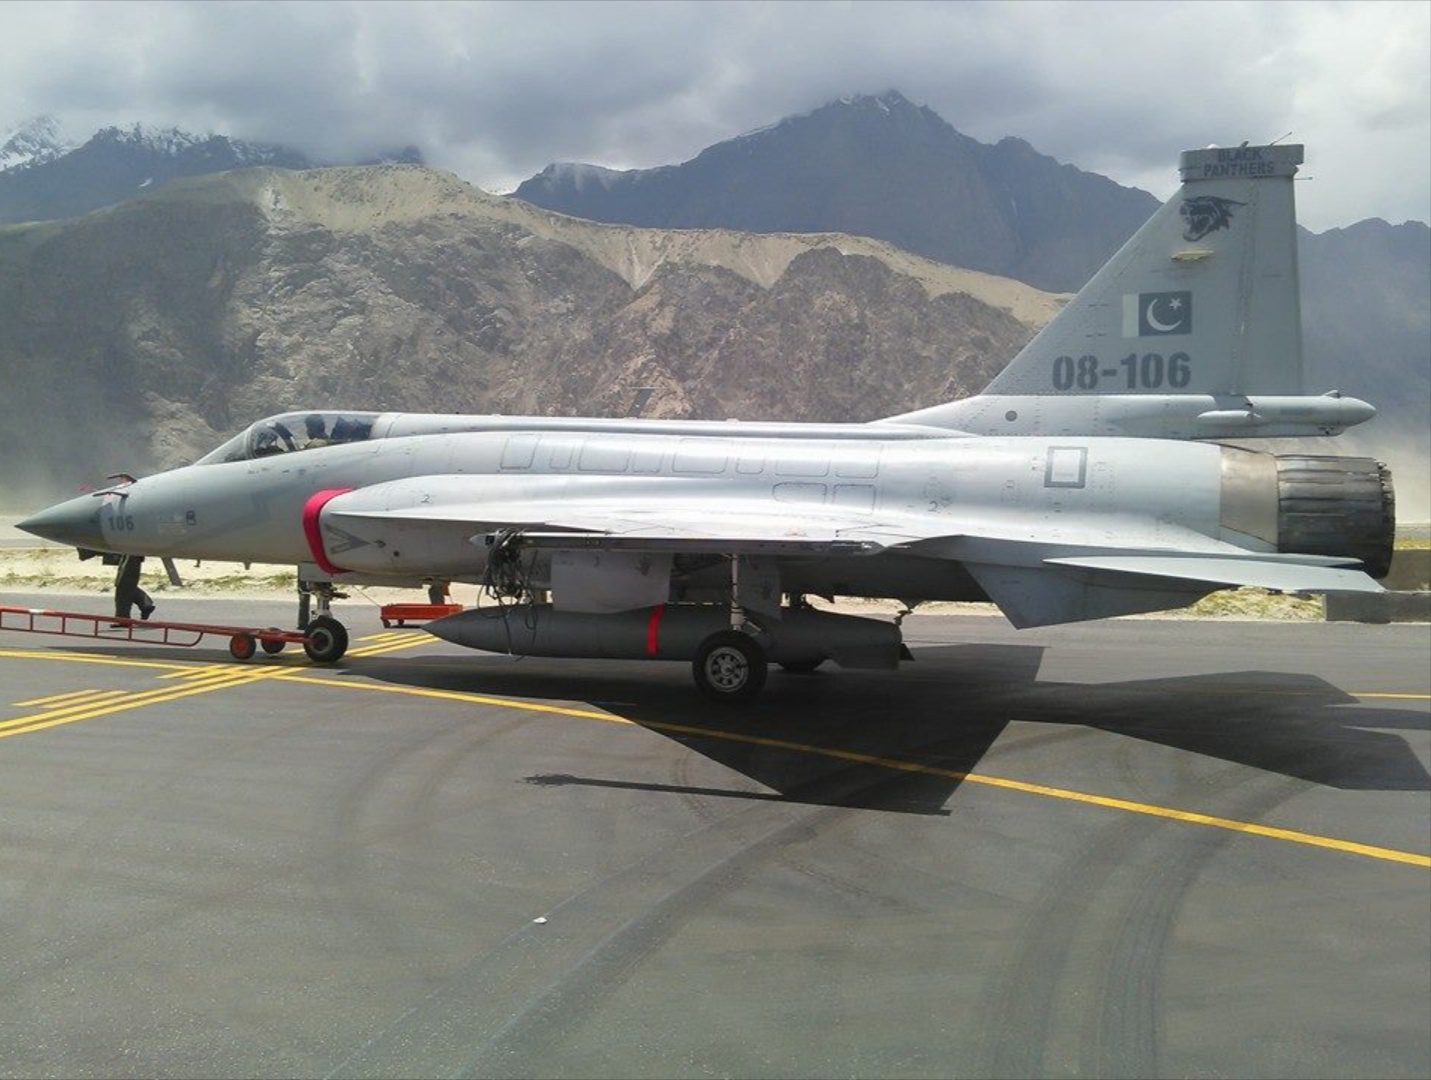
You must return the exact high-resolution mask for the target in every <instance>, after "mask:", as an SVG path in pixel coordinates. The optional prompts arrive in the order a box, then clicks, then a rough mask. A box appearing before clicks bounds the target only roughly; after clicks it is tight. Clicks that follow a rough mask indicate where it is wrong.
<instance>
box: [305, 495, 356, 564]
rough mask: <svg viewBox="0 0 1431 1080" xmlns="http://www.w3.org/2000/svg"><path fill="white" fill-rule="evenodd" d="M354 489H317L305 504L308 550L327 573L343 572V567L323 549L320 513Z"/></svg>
mask: <svg viewBox="0 0 1431 1080" xmlns="http://www.w3.org/2000/svg"><path fill="white" fill-rule="evenodd" d="M352 490H353V489H352V488H328V489H327V490H325V491H315V492H314V493H313V494H312V495H310V496H308V501H307V502H306V503H304V504H303V537H304V539H306V540H307V541H308V550H309V551H310V552H312V553H313V562H314V563H315V564H317V566H318V569H319V570H322V571H323V573H325V574H341V573H343V568H342V567H341V566H339V565H338V564H337V563H335V562H332V561H330V560H329V558H328V553H327V552H325V551H324V550H323V534H322V532H321V531H320V530H319V528H318V514H319V512H320V511H321V510H322V509H323V507H325V506H327V505H328V503H329V502H330V501H331V500H333V499H336V498H337V497H338V496H339V495H343V494H346V493H347V492H349V491H352Z"/></svg>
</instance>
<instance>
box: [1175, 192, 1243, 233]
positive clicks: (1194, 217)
mask: <svg viewBox="0 0 1431 1080" xmlns="http://www.w3.org/2000/svg"><path fill="white" fill-rule="evenodd" d="M1246 205H1247V204H1246V203H1240V202H1238V201H1237V200H1236V199H1224V198H1222V197H1221V196H1219V195H1194V196H1192V197H1191V198H1188V199H1184V200H1183V205H1182V207H1181V209H1180V210H1179V213H1181V214H1182V218H1183V239H1184V240H1201V239H1202V238H1203V237H1204V236H1206V235H1207V234H1208V233H1211V232H1217V230H1218V229H1226V228H1228V227H1229V226H1230V225H1231V224H1232V208H1233V207H1234V206H1246Z"/></svg>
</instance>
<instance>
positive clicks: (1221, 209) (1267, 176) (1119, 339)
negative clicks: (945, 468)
mask: <svg viewBox="0 0 1431 1080" xmlns="http://www.w3.org/2000/svg"><path fill="white" fill-rule="evenodd" d="M1301 162H1302V147H1301V146H1246V145H1243V146H1240V147H1236V148H1232V149H1208V150H1189V151H1187V152H1185V153H1184V154H1183V155H1182V161H1181V173H1182V186H1181V187H1180V188H1179V189H1178V191H1177V193H1176V194H1175V195H1174V196H1173V197H1172V199H1170V200H1169V201H1168V202H1167V203H1166V204H1164V206H1163V207H1162V208H1161V209H1159V210H1158V211H1157V213H1155V214H1154V215H1153V216H1152V217H1151V218H1149V219H1148V221H1147V223H1146V224H1145V225H1144V226H1143V227H1142V228H1141V229H1139V230H1138V231H1137V233H1135V234H1134V235H1133V237H1132V239H1130V240H1129V241H1128V242H1127V243H1126V244H1124V245H1123V247H1122V248H1120V249H1119V250H1118V252H1117V253H1116V254H1115V255H1114V256H1113V257H1112V258H1111V259H1110V260H1109V261H1108V262H1107V264H1105V265H1104V267H1103V268H1102V269H1101V270H1099V271H1098V273H1097V274H1095V275H1094V276H1093V279H1092V280H1091V281H1089V282H1088V284H1087V285H1085V286H1084V287H1083V289H1082V290H1081V291H1080V292H1079V293H1078V295H1077V296H1075V297H1074V298H1073V299H1072V300H1071V301H1070V302H1069V304H1068V306H1067V307H1065V308H1064V309H1063V310H1062V311H1061V312H1059V314H1058V315H1057V316H1056V317H1055V318H1054V320H1053V321H1052V322H1051V323H1049V324H1048V326H1046V327H1045V328H1044V329H1043V331H1042V332H1040V333H1039V335H1038V336H1037V337H1035V338H1034V339H1033V341H1031V342H1030V343H1029V344H1028V345H1027V346H1026V347H1025V348H1024V349H1023V350H1022V351H1021V352H1020V353H1019V354H1018V355H1017V356H1016V357H1014V359H1013V361H1012V362H1011V363H1010V364H1009V365H1008V367H1006V368H1005V369H1004V370H1003V371H1002V372H1000V374H999V375H998V376H997V377H996V378H995V379H994V381H993V382H991V383H990V384H989V386H988V388H987V389H986V390H985V391H984V392H983V393H982V394H980V395H978V396H976V397H973V398H969V399H968V400H966V401H959V402H951V403H949V404H946V405H939V406H935V407H934V408H932V409H922V410H919V411H917V412H913V413H906V414H904V415H902V416H897V417H890V418H889V419H890V420H891V421H897V422H900V423H910V424H926V425H931V426H938V427H948V428H955V429H958V430H963V431H969V432H973V433H977V434H989V435H994V434H1003V435H1057V434H1069V435H1140V436H1158V437H1163V438H1213V437H1217V438H1226V437H1238V438H1248V437H1251V436H1273V435H1275V436H1289V435H1329V434H1335V433H1336V432H1339V431H1341V430H1343V429H1344V428H1346V427H1348V426H1350V425H1351V424H1355V423H1360V422H1361V421H1363V420H1366V419H1369V418H1370V417H1371V416H1372V415H1374V413H1375V410H1374V409H1372V408H1371V406H1369V405H1367V404H1366V403H1365V402H1361V401H1357V400H1355V399H1353V398H1342V397H1341V396H1340V395H1339V394H1336V393H1332V394H1326V395H1322V396H1319V397H1308V396H1303V395H1304V393H1305V388H1304V387H1303V384H1302V325H1301V302H1300V298H1299V293H1298V279H1297V238H1296V214H1295V208H1294V199H1293V194H1292V178H1293V177H1294V176H1295V175H1296V173H1297V166H1298V165H1299V164H1301Z"/></svg>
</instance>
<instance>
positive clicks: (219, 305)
mask: <svg viewBox="0 0 1431 1080" xmlns="http://www.w3.org/2000/svg"><path fill="white" fill-rule="evenodd" d="M1059 303H1060V301H1059V299H1058V298H1056V297H1052V296H1049V295H1047V294H1044V293H1041V292H1038V291H1037V290H1034V289H1031V288H1029V287H1027V286H1025V285H1022V284H1019V283H1017V282H1011V281H1007V280H1003V279H998V278H993V277H990V276H988V275H983V274H979V273H976V272H973V271H967V270H960V269H956V268H953V267H949V266H945V265H942V264H937V263H932V262H929V261H927V260H924V259H920V258H918V257H916V256H912V255H910V254H908V253H907V252H903V251H899V250H898V249H895V248H893V247H891V246H890V245H888V244H884V243H881V242H878V241H872V240H867V239H860V238H855V237H847V236H840V235H830V234H827V235H821V236H815V235H801V236H794V235H788V234H773V235H762V236H757V235H752V234H744V233H734V232H728V231H721V230H681V231H665V230H651V229H637V228H631V227H627V226H615V225H600V224H595V223H591V222H585V221H580V220H577V219H574V218H568V217H564V216H561V215H558V214H553V213H550V212H547V211H544V210H540V209H537V208H534V207H531V206H528V205H526V204H524V203H522V202H519V201H516V200H511V199H505V198H501V197H497V196H491V195H487V194H484V193H483V192H481V191H479V190H477V189H476V188H473V187H471V186H469V185H467V184H465V183H463V182H461V181H460V180H458V179H457V178H456V177H453V176H451V175H449V174H446V173H441V172H436V171H433V170H428V169H424V168H420V167H405V166H380V167H371V168H339V169H325V170H314V171H307V172H293V171H288V170H283V169H273V168H261V169H246V170H240V171H236V172H229V173H222V174H217V175H211V176H203V177H195V178H186V179H180V180H175V181H173V182H172V183H170V184H168V185H167V186H165V187H164V188H161V189H159V190H157V191H154V192H152V193H150V194H146V195H145V196H143V197H141V198H139V199H135V200H132V201H130V202H127V203H124V204H121V205H119V206H116V207H113V208H110V209H107V210H103V211H99V212H96V213H93V214H90V215H87V216H85V217H83V218H78V219H74V220H70V221H63V222H49V223H37V224H28V225H18V226H9V227H0V386H3V387H4V388H5V393H4V395H3V398H0V501H3V502H5V503H19V504H20V505H21V506H29V505H34V504H35V503H37V502H40V501H43V500H42V499H41V498H40V497H39V496H40V494H41V493H43V494H45V495H53V494H64V493H66V492H71V491H73V490H74V489H75V486H76V485H77V484H78V483H80V482H94V481H97V480H99V479H100V478H102V477H103V475H104V474H105V473H109V472H117V471H120V470H124V471H128V472H131V473H136V474H137V473H141V472H148V471H150V470H152V469H155V468H159V467H164V466H169V465H174V464H178V463H181V462H185V461H190V460H193V459H195V458H197V457H198V456H200V455H201V454H202V453H204V452H206V451H207V450H209V449H212V448H213V447H214V446H216V445H218V443H219V442H220V441H221V440H222V439H223V438H224V437H226V436H227V435H229V434H231V433H232V432H233V431H235V430H237V429H239V428H240V427H242V426H244V425H245V424H247V423H249V422H250V421H252V420H254V419H257V418H259V417H261V416H264V415H268V414H271V413H274V412H278V411H281V410H286V409H291V408H302V407H306V406H308V405H311V404H314V403H324V404H328V405H333V406H335V407H344V406H346V407H351V408H359V407H361V408H376V409H407V410H417V411H433V412H444V411H454V412H519V413H537V414H582V415H613V416H616V415H622V414H624V412H625V410H626V407H627V405H628V404H629V402H630V401H631V399H632V398H633V396H634V394H635V391H636V388H637V387H641V386H653V387H655V388H656V393H655V396H654V398H653V400H652V402H651V404H650V406H649V407H648V409H647V411H646V415H648V416H672V417H700V418H717V419H720V418H729V417H739V418H742V419H750V420H755V419H766V418H789V419H803V420H844V419H872V418H875V417H879V416H885V415H891V414H893V413H897V412H900V411H904V410H908V409H911V408H914V407H916V406H919V405H924V404H930V403H934V402H938V401H943V400H948V399H950V398H954V397H960V396H963V395H965V394H969V393H973V392H976V391H978V390H979V389H981V388H982V387H983V386H984V385H985V384H986V383H987V382H988V381H989V379H990V378H992V376H993V374H994V373H995V372H996V371H997V370H998V368H999V367H1000V366H1001V365H1002V363H1003V362H1004V361H1006V360H1007V359H1008V358H1009V357H1011V356H1013V355H1014V353H1015V352H1017V351H1018V349H1019V348H1020V347H1021V346H1022V345H1023V344H1024V342H1026V341H1027V340H1028V339H1029V337H1031V336H1032V334H1033V333H1034V330H1035V328H1036V327H1037V326H1039V325H1042V324H1043V323H1044V322H1046V321H1047V320H1048V319H1049V318H1051V317H1052V315H1053V313H1054V312H1055V311H1056V310H1057V308H1058V307H1059Z"/></svg>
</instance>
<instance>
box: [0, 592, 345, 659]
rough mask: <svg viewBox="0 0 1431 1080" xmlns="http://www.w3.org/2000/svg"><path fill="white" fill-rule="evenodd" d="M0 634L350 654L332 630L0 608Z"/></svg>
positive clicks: (239, 653) (246, 651) (249, 651)
mask: <svg viewBox="0 0 1431 1080" xmlns="http://www.w3.org/2000/svg"><path fill="white" fill-rule="evenodd" d="M329 621H330V622H331V621H332V620H329ZM317 622H322V620H315V623H317ZM334 625H337V624H336V623H335V624H334ZM312 629H313V627H310V630H312ZM340 629H341V628H340ZM0 630H15V631H18V632H20V633H22V634H52V635H55V636H59V637H81V638H90V639H91V640H94V641H132V642H137V643H142V644H149V645H173V646H178V647H182V648H190V647H192V646H194V645H197V644H198V643H199V642H200V641H202V640H203V639H204V638H205V637H209V636H211V635H219V636H220V637H226V638H228V639H229V655H230V656H232V657H233V658H234V659H235V660H248V659H251V658H252V657H253V655H254V653H256V652H257V651H258V649H259V648H260V647H262V648H263V651H264V652H266V653H269V654H270V655H272V654H276V653H280V652H282V651H283V649H284V647H285V646H286V645H289V644H301V645H302V646H303V648H304V651H305V652H307V653H308V656H309V658H310V659H311V660H314V661H316V662H318V663H332V662H333V661H335V660H337V659H338V658H339V657H340V656H342V654H343V651H344V649H335V648H334V646H335V645H336V644H337V643H336V642H334V641H333V640H332V638H333V635H332V633H331V631H326V632H323V633H318V634H311V633H310V634H305V633H303V632H302V631H299V630H279V629H277V628H276V627H271V626H270V627H263V628H260V627H251V626H213V625H210V624H207V623H178V622H149V621H142V620H140V619H125V618H120V617H118V616H115V615H94V614H91V613H88V612H82V611H50V610H47V609H44V608H20V607H4V606H0ZM342 638H343V640H342V645H343V646H344V647H345V648H346V645H347V640H346V635H342ZM319 639H321V640H319Z"/></svg>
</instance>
